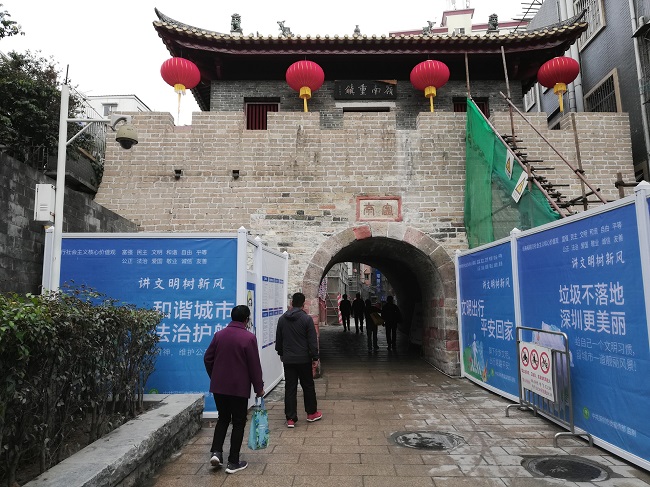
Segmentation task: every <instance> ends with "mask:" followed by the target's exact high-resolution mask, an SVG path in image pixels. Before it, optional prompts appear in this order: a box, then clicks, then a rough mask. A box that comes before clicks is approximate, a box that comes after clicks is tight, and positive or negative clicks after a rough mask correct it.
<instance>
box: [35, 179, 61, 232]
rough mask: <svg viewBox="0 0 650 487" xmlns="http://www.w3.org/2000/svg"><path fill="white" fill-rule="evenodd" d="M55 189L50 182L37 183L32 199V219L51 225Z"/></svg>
mask: <svg viewBox="0 0 650 487" xmlns="http://www.w3.org/2000/svg"><path fill="white" fill-rule="evenodd" d="M55 195H56V190H55V189H54V185H52V184H37V185H36V198H35V201H34V221H36V222H38V223H43V224H44V225H51V224H52V223H54V201H55Z"/></svg>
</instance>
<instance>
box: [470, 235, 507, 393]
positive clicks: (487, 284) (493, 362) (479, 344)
mask: <svg viewBox="0 0 650 487" xmlns="http://www.w3.org/2000/svg"><path fill="white" fill-rule="evenodd" d="M458 277H459V279H458V281H459V292H460V296H459V302H460V306H459V315H460V321H461V327H460V329H461V333H462V336H461V343H462V350H461V360H462V364H463V371H464V374H465V375H466V376H467V377H469V378H470V379H472V380H474V381H475V382H479V383H482V384H483V385H485V386H486V387H488V388H493V389H497V390H499V391H503V392H505V393H507V394H510V395H511V396H514V397H518V395H519V386H518V369H517V365H518V362H517V361H518V357H517V336H516V332H515V308H514V295H513V287H514V281H513V277H512V257H511V252H510V241H507V242H505V243H502V244H499V245H495V246H493V247H488V248H486V249H482V250H479V251H476V252H472V253H468V254H465V255H460V256H459V257H458Z"/></svg>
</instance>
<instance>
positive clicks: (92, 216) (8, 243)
mask: <svg viewBox="0 0 650 487" xmlns="http://www.w3.org/2000/svg"><path fill="white" fill-rule="evenodd" d="M45 183H49V184H54V183H55V181H54V180H53V179H52V178H49V177H47V176H45V175H44V174H42V173H41V172H39V171H36V170H35V169H33V168H31V167H29V166H27V165H25V164H22V163H20V162H18V161H16V160H14V159H12V158H11V157H9V156H7V155H5V154H0V248H1V249H2V251H1V252H0V292H16V293H33V294H39V293H40V291H41V288H40V286H41V276H42V272H43V247H44V242H45V230H44V228H43V225H42V224H40V223H36V222H34V197H35V193H36V185H37V184H45ZM64 209H65V217H64V220H63V231H64V232H135V231H137V226H136V225H135V224H134V223H132V222H129V221H127V220H125V219H124V218H122V217H120V216H119V215H117V214H115V213H113V212H112V211H110V210H107V209H106V208H103V207H101V206H100V205H98V204H97V203H95V202H94V201H93V200H92V197H91V196H90V195H88V194H85V193H79V192H77V191H73V190H70V189H66V192H65V208H64Z"/></svg>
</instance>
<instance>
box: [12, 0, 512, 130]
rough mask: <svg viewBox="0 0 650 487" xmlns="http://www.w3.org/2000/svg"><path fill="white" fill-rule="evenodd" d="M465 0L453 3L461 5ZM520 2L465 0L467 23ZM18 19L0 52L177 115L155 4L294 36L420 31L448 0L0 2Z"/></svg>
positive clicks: (223, 24)
mask: <svg viewBox="0 0 650 487" xmlns="http://www.w3.org/2000/svg"><path fill="white" fill-rule="evenodd" d="M466 1H467V0H456V6H457V8H463V7H464V5H465V2H466ZM522 1H523V0H489V1H488V0H470V4H471V5H470V6H471V7H472V8H474V10H475V12H474V22H475V23H483V22H487V20H488V17H489V15H490V14H492V13H496V14H497V15H498V16H499V21H500V22H505V21H506V20H509V19H512V18H513V17H520V16H521V14H522V11H523V7H522ZM0 3H2V7H0V10H3V11H4V10H6V11H8V12H9V14H10V15H11V20H14V21H16V22H18V23H19V24H20V25H21V26H22V30H23V32H24V33H25V35H24V36H17V37H10V38H5V39H3V40H0V51H2V52H9V51H12V50H15V51H19V52H24V51H26V50H30V51H33V52H35V51H41V55H43V56H44V57H47V58H49V57H50V56H52V57H54V60H55V61H56V62H57V63H58V65H59V67H60V69H61V70H62V71H63V72H65V68H66V66H69V76H70V79H71V80H72V83H73V85H76V86H77V87H78V89H79V91H80V92H82V93H85V94H87V95H137V96H138V98H140V99H141V100H142V101H143V102H144V103H145V104H146V105H147V106H148V107H149V108H151V109H152V110H154V111H161V112H169V113H171V114H172V115H173V116H174V118H177V100H178V99H177V95H176V93H174V89H173V88H172V87H171V86H169V85H167V84H166V83H165V82H164V81H163V79H162V78H161V76H160V66H161V64H162V63H163V62H164V61H165V60H166V59H168V58H169V57H170V55H169V53H168V52H167V49H166V48H165V46H164V45H163V42H162V40H161V39H160V38H159V37H158V34H157V33H156V31H155V30H154V28H153V25H152V23H153V22H154V21H155V20H157V17H156V14H155V12H154V8H158V10H159V11H161V12H162V13H164V14H165V15H167V16H168V17H171V18H173V19H175V20H178V21H179V22H183V23H186V24H189V25H192V26H195V27H200V28H203V29H207V30H212V31H217V32H223V33H229V32H230V18H231V15H232V14H234V13H238V14H239V15H241V19H242V21H241V26H242V29H243V31H244V34H251V33H252V34H258V33H259V35H264V36H267V35H273V36H277V35H278V34H279V32H280V30H279V27H278V24H277V21H282V20H283V21H285V25H286V26H287V27H289V28H290V29H291V31H292V32H293V34H296V35H297V34H300V35H307V34H310V35H316V34H320V35H326V34H329V35H335V34H338V35H344V34H349V35H352V34H353V32H354V28H355V26H356V25H357V24H358V25H359V28H360V29H361V33H362V34H367V35H372V34H377V35H381V34H388V33H389V32H391V31H400V30H411V29H421V28H422V27H423V26H425V25H427V21H428V20H430V21H435V22H437V23H439V22H440V20H441V16H442V12H443V11H444V10H446V9H449V8H450V5H451V0H397V1H387V0H383V1H381V0H375V1H361V2H360V1H349V0H345V1H344V0H330V1H328V2H318V3H317V2H308V1H304V0H303V1H300V2H298V1H295V0H293V1H288V0H275V1H273V0H246V1H241V0H216V1H214V0H213V1H205V0H203V1H195V0H185V1H178V0H129V1H126V0H109V1H102V2H98V1H93V0H59V1H52V0H0ZM198 110H199V108H198V105H197V104H196V102H195V101H194V98H193V96H192V94H191V93H190V92H189V91H188V93H187V95H186V96H184V97H182V100H181V110H180V120H176V123H177V124H180V125H188V124H190V123H191V117H192V112H193V111H198Z"/></svg>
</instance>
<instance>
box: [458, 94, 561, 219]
mask: <svg viewBox="0 0 650 487" xmlns="http://www.w3.org/2000/svg"><path fill="white" fill-rule="evenodd" d="M502 94H503V93H502ZM469 99H470V100H472V101H474V99H473V98H472V97H471V96H470V97H469ZM479 113H480V114H481V116H482V117H483V119H484V120H485V121H486V122H487V124H488V125H489V126H490V128H491V129H492V131H493V132H494V134H495V135H496V136H497V137H498V138H499V140H500V141H501V143H502V144H503V145H504V146H506V148H507V149H508V150H510V148H509V146H508V143H507V142H506V141H505V140H503V137H501V134H499V132H498V131H497V129H496V128H494V125H492V122H490V121H489V120H488V118H487V117H486V116H485V114H484V113H483V112H482V111H481V110H479ZM510 152H511V153H512V155H513V156H514V158H515V161H517V162H518V163H519V165H520V166H521V169H522V170H524V171H526V173H527V174H528V181H529V182H530V180H531V179H532V182H533V183H534V184H535V186H537V189H539V190H540V191H541V193H542V194H543V195H544V197H545V198H546V199H547V200H548V202H549V203H550V204H551V206H552V207H553V209H555V211H557V212H558V213H559V214H560V217H561V218H566V217H567V215H565V214H564V212H563V211H562V209H561V208H560V207H559V206H558V205H557V203H556V202H555V201H554V200H553V198H552V197H551V195H550V194H548V192H547V191H546V190H545V189H544V188H543V187H542V185H541V183H540V182H539V181H538V180H537V178H534V177H531V175H530V166H528V165H527V164H524V163H523V162H521V159H519V156H518V155H517V154H515V153H514V152H512V151H510Z"/></svg>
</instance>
